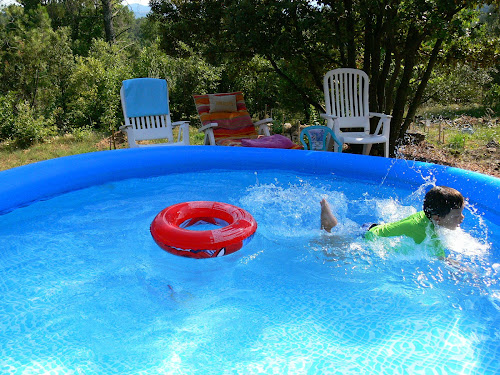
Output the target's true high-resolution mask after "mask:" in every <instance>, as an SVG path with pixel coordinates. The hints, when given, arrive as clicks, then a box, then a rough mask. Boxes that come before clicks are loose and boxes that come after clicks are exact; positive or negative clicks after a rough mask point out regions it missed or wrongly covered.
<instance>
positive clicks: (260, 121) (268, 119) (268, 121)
mask: <svg viewBox="0 0 500 375" xmlns="http://www.w3.org/2000/svg"><path fill="white" fill-rule="evenodd" d="M270 122H273V119H272V118H271V117H268V118H265V119H263V120H259V121H257V122H254V125H255V126H260V125H262V124H268V123H270Z"/></svg>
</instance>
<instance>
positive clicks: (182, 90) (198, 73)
mask: <svg viewBox="0 0 500 375" xmlns="http://www.w3.org/2000/svg"><path fill="white" fill-rule="evenodd" d="M221 70H222V69H221V68H216V67H214V66H211V65H210V64H208V63H207V62H206V61H205V60H203V59H202V58H200V57H199V56H198V55H196V54H194V53H190V54H188V56H187V57H172V56H167V55H166V54H165V53H164V52H163V51H162V50H160V48H159V45H158V42H157V41H156V42H155V43H153V44H152V45H150V46H148V47H145V48H143V49H142V51H141V53H140V55H139V57H138V59H137V60H136V63H135V65H134V72H133V74H132V75H130V76H129V77H127V78H137V77H152V78H164V79H166V80H167V82H168V88H169V100H170V107H171V112H172V115H173V117H174V120H180V119H191V120H195V119H197V114H196V109H195V107H194V102H193V97H192V95H193V94H205V93H210V92H215V91H216V90H217V87H218V86H219V83H220V81H221V79H222V78H221Z"/></svg>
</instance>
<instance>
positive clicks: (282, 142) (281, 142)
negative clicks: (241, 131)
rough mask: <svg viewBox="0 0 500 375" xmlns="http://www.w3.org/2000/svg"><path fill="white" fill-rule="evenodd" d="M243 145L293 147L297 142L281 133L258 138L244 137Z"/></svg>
mask: <svg viewBox="0 0 500 375" xmlns="http://www.w3.org/2000/svg"><path fill="white" fill-rule="evenodd" d="M241 145H242V146H244V147H263V148H291V147H293V146H294V145H295V144H294V143H293V142H292V141H291V140H290V139H288V138H287V137H285V136H283V135H281V134H274V135H271V136H270V137H262V138H258V139H247V138H245V139H242V140H241Z"/></svg>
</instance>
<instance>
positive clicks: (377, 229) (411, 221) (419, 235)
mask: <svg viewBox="0 0 500 375" xmlns="http://www.w3.org/2000/svg"><path fill="white" fill-rule="evenodd" d="M320 205H321V228H322V229H324V230H326V231H327V232H331V230H332V228H334V227H335V226H337V224H338V220H337V218H336V217H335V215H333V213H332V211H331V209H330V205H329V204H328V202H327V201H326V199H323V200H321V202H320ZM463 210H464V197H463V196H462V194H461V193H460V192H459V191H457V190H455V189H453V188H450V187H447V186H435V187H433V188H432V189H431V190H429V191H428V192H427V194H426V195H425V198H424V203H423V211H419V212H417V213H415V214H413V215H410V216H408V217H406V218H404V219H402V220H399V221H396V222H394V223H389V224H373V225H371V226H370V227H369V228H368V230H367V232H366V233H365V238H366V239H368V240H372V239H374V238H376V237H396V236H406V237H410V238H412V239H413V240H414V241H415V243H416V244H420V243H422V242H423V241H424V240H425V239H426V238H427V237H429V236H430V239H431V242H432V244H433V247H434V249H435V255H436V256H437V257H438V258H440V259H444V258H445V252H444V248H443V246H442V245H441V243H440V241H439V240H438V238H437V234H436V227H442V228H446V229H450V230H455V229H457V228H458V227H459V226H460V224H461V223H462V221H463V219H464V215H463Z"/></svg>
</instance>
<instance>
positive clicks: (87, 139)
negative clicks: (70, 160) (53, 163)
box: [0, 128, 203, 171]
mask: <svg viewBox="0 0 500 375" xmlns="http://www.w3.org/2000/svg"><path fill="white" fill-rule="evenodd" d="M174 136H176V134H174ZM189 140H190V143H191V144H192V145H201V144H203V134H201V133H199V132H198V131H196V129H194V128H193V129H190V137H189ZM126 147H127V144H126V143H121V142H120V143H119V144H118V145H117V148H126ZM112 148H113V146H112V145H111V147H110V140H109V137H106V136H105V135H104V134H102V133H97V132H91V131H86V132H84V133H80V134H78V135H77V136H75V135H72V134H66V135H64V136H58V137H53V138H50V139H49V140H47V141H46V142H44V143H37V144H35V145H33V146H31V147H29V148H27V149H18V148H15V147H14V146H13V145H12V144H10V143H8V142H4V143H0V170H2V171H3V170H6V169H10V168H14V167H19V166H21V165H25V164H30V163H35V162H38V161H42V160H47V159H53V158H58V157H61V156H69V155H76V154H84V153H87V152H95V151H104V150H110V149H112Z"/></svg>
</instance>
